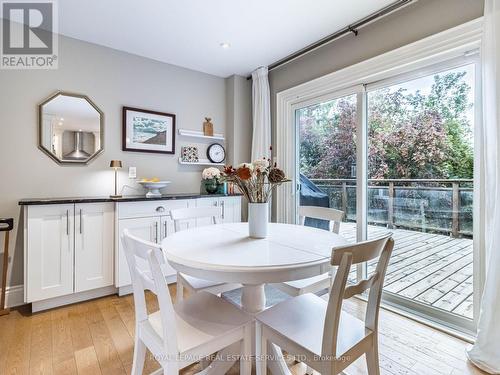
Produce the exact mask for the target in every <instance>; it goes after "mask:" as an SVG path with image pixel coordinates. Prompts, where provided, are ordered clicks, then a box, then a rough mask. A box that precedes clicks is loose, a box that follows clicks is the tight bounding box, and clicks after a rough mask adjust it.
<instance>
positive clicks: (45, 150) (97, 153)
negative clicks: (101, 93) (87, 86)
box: [38, 90, 104, 165]
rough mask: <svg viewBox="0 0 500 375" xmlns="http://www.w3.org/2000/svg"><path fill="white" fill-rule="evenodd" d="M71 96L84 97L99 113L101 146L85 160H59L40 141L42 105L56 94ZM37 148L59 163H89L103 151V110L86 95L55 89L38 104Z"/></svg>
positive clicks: (56, 95) (55, 96)
mask: <svg viewBox="0 0 500 375" xmlns="http://www.w3.org/2000/svg"><path fill="white" fill-rule="evenodd" d="M61 95H63V96H71V97H73V98H80V99H84V100H86V101H87V103H89V104H90V105H91V106H92V107H93V108H94V109H95V110H96V111H97V112H98V113H99V127H100V129H101V132H100V136H99V138H100V140H101V147H100V149H99V151H97V152H95V153H94V154H92V155H91V156H90V157H89V158H88V159H86V160H61V159H59V158H58V157H57V156H55V155H54V154H53V153H51V152H50V151H49V150H47V149H46V148H45V147H44V146H43V143H42V128H43V127H42V125H43V124H42V119H43V106H44V105H45V104H47V103H49V102H50V101H51V100H53V99H55V98H57V97H58V96H61ZM38 148H39V149H40V150H41V151H43V153H45V154H46V155H48V156H49V157H50V158H51V159H52V160H54V161H55V162H56V163H57V164H60V165H74V164H85V165H87V164H89V163H90V162H91V161H92V160H94V159H95V158H96V157H97V156H99V155H100V154H102V153H103V152H104V112H103V111H101V110H100V109H99V107H98V106H97V105H96V104H95V103H94V102H93V101H92V100H91V99H90V98H89V97H88V96H87V95H82V94H75V93H71V92H67V91H61V90H60V91H56V92H55V93H54V94H52V95H50V96H49V97H48V98H46V99H44V100H43V101H42V102H41V103H39V104H38Z"/></svg>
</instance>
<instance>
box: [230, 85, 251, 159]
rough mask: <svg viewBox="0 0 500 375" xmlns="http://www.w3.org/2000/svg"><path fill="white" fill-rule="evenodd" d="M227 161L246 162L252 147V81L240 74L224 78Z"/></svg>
mask: <svg viewBox="0 0 500 375" xmlns="http://www.w3.org/2000/svg"><path fill="white" fill-rule="evenodd" d="M226 92H227V105H226V113H227V114H226V121H227V129H228V131H227V133H228V137H227V138H228V150H227V151H228V161H229V162H230V163H232V164H233V165H238V164H240V163H248V162H249V161H250V156H251V147H252V81H251V80H247V79H246V78H245V77H241V76H231V77H228V78H227V79H226Z"/></svg>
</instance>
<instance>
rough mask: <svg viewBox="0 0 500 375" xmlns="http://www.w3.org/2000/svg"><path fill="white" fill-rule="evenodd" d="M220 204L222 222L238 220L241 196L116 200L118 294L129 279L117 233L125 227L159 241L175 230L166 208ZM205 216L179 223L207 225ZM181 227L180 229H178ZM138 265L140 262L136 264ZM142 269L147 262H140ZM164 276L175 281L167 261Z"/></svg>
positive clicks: (144, 236)
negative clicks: (135, 200)
mask: <svg viewBox="0 0 500 375" xmlns="http://www.w3.org/2000/svg"><path fill="white" fill-rule="evenodd" d="M207 206H221V207H222V216H223V217H222V221H223V222H225V223H230V222H231V223H232V222H240V221H241V197H239V196H234V197H213V198H212V197H206V198H205V197H204V198H197V199H173V200H164V201H163V200H159V201H149V202H148V201H140V202H120V203H118V204H117V207H116V217H117V219H118V220H117V237H116V241H115V242H116V244H117V257H116V260H115V286H116V287H117V288H119V294H120V295H121V294H125V293H130V292H131V288H130V284H131V279H130V272H129V270H128V265H127V259H126V258H125V254H124V252H123V245H122V242H121V235H122V234H123V231H124V230H125V229H128V230H129V231H130V233H131V234H133V235H135V236H137V237H139V238H142V239H145V240H147V241H151V242H154V243H160V242H161V240H163V239H164V238H165V237H166V236H169V235H171V234H172V233H174V232H175V230H174V223H173V220H172V218H171V217H170V210H173V209H177V208H187V207H207ZM209 224H211V221H210V220H209V219H199V220H196V221H194V220H193V221H192V222H189V223H183V224H182V225H185V226H186V227H187V226H189V227H193V226H202V225H209ZM181 229H183V228H181ZM138 267H139V268H141V265H140V264H138ZM142 267H144V268H145V269H146V267H147V265H145V264H144V265H143V266H142ZM164 271H165V275H166V278H167V282H173V281H175V276H176V271H175V270H174V269H173V268H172V267H170V266H169V265H168V264H167V266H166V269H165V270H164Z"/></svg>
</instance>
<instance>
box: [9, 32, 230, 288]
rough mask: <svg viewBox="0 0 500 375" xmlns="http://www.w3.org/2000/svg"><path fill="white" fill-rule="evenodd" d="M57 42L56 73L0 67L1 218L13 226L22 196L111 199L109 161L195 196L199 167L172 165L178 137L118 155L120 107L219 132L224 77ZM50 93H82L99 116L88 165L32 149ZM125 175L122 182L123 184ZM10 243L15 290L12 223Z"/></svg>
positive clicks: (18, 245) (17, 243) (18, 253)
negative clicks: (207, 120) (98, 139)
mask: <svg viewBox="0 0 500 375" xmlns="http://www.w3.org/2000/svg"><path fill="white" fill-rule="evenodd" d="M59 43H60V44H59V52H60V54H59V56H60V57H59V69H57V70H54V71H48V70H40V71H35V70H29V71H27V70H25V71H6V70H0V217H14V218H15V220H16V224H18V223H19V220H20V218H21V217H20V212H21V210H20V207H19V206H18V205H17V202H18V200H19V199H21V198H32V197H68V196H69V197H70V196H107V195H109V194H111V193H112V190H113V173H112V171H111V170H110V169H109V161H110V160H111V159H120V160H122V161H123V164H124V166H125V167H127V166H136V167H137V174H138V177H140V176H148V177H152V176H157V177H159V178H161V179H166V180H170V181H172V182H173V183H172V185H171V187H170V189H169V191H170V192H199V188H200V175H201V168H200V167H195V166H180V165H179V164H178V162H177V159H178V156H179V151H180V146H181V145H182V143H183V142H182V140H181V138H180V137H179V136H178V137H177V140H176V155H161V154H147V153H132V152H122V151H121V132H122V130H121V127H122V118H121V110H122V106H124V105H125V106H132V107H138V108H145V109H151V110H157V111H162V112H170V113H174V114H176V116H177V128H186V129H194V130H201V129H202V123H203V121H204V117H205V116H207V117H211V118H212V121H213V123H214V131H215V132H217V133H226V120H225V118H226V88H225V80H224V79H223V78H219V77H215V76H211V75H207V74H204V73H199V72H195V71H192V70H188V69H183V68H179V67H176V66H172V65H168V64H164V63H160V62H156V61H153V60H149V59H145V58H142V57H138V56H134V55H130V54H127V53H123V52H119V51H116V50H112V49H109V48H105V47H100V46H97V45H93V44H89V43H85V42H81V41H78V40H75V39H71V38H66V37H60V39H59ZM158 48H161V46H158ZM207 58H209V57H207ZM57 90H65V91H70V92H75V93H80V94H85V95H88V96H89V97H90V98H91V99H92V100H93V101H94V102H95V103H96V104H97V106H98V107H99V108H100V109H101V110H102V111H103V112H104V114H105V143H104V148H105V151H104V153H103V154H102V155H100V156H99V157H98V158H97V159H96V160H94V161H93V162H92V163H91V164H90V165H88V166H59V165H58V164H56V163H55V162H54V161H52V160H51V159H50V158H49V157H48V156H46V155H45V154H44V153H42V152H41V151H40V150H39V149H38V148H37V104H38V103H39V102H41V101H42V100H43V99H44V98H46V97H47V96H49V95H50V94H52V93H53V92H55V91H57ZM126 170H127V168H124V170H123V172H122V174H121V183H122V184H123V183H128V178H127V174H126ZM0 237H2V236H1V235H0ZM11 238H12V239H13V241H12V244H11V247H10V254H11V257H12V262H11V264H10V271H11V273H10V274H9V277H8V284H9V285H18V284H22V282H23V274H22V269H23V267H22V264H23V255H22V251H23V248H22V231H21V230H20V229H19V226H17V225H16V228H15V230H14V232H13V234H12V237H11ZM0 251H2V250H1V249H0Z"/></svg>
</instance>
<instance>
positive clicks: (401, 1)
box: [247, 0, 418, 80]
mask: <svg viewBox="0 0 500 375" xmlns="http://www.w3.org/2000/svg"><path fill="white" fill-rule="evenodd" d="M415 1H418V0H398V1H396V2H394V3H392V4H389V5H388V6H386V7H384V8H382V9H380V10H378V11H377V12H375V13H372V14H370V15H369V16H367V17H365V18H362V19H361V20H359V21H356V22H354V23H352V24H350V25H349V26H346V27H344V28H343V29H341V30H339V31H337V32H335V33H333V34H330V35H328V36H326V37H324V38H323V39H320V40H318V41H317V42H314V43H313V44H310V45H308V46H307V47H304V48H302V49H300V50H298V51H297V52H294V53H292V54H291V55H288V56H286V57H284V58H283V59H281V60H278V61H276V62H274V63H272V64H271V65H269V71H271V70H273V69H276V68H278V67H280V66H282V65H285V64H288V63H289V62H290V61H292V60H295V59H297V58H299V57H301V56H304V55H305V54H307V53H309V52H311V51H313V50H315V49H317V48H319V47H322V46H324V45H325V44H328V43H330V42H333V41H334V40H336V39H338V38H340V37H342V36H344V35H346V34H349V33H353V34H354V35H356V36H357V35H358V32H359V31H358V29H359V28H361V27H363V26H366V25H367V24H369V23H371V22H373V21H376V20H378V19H379V18H382V17H384V16H387V15H388V14H389V13H392V12H395V11H397V10H399V9H401V8H403V7H405V6H407V5H409V4H410V3H412V2H415ZM250 79H252V76H251V75H250V76H248V77H247V80H250Z"/></svg>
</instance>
